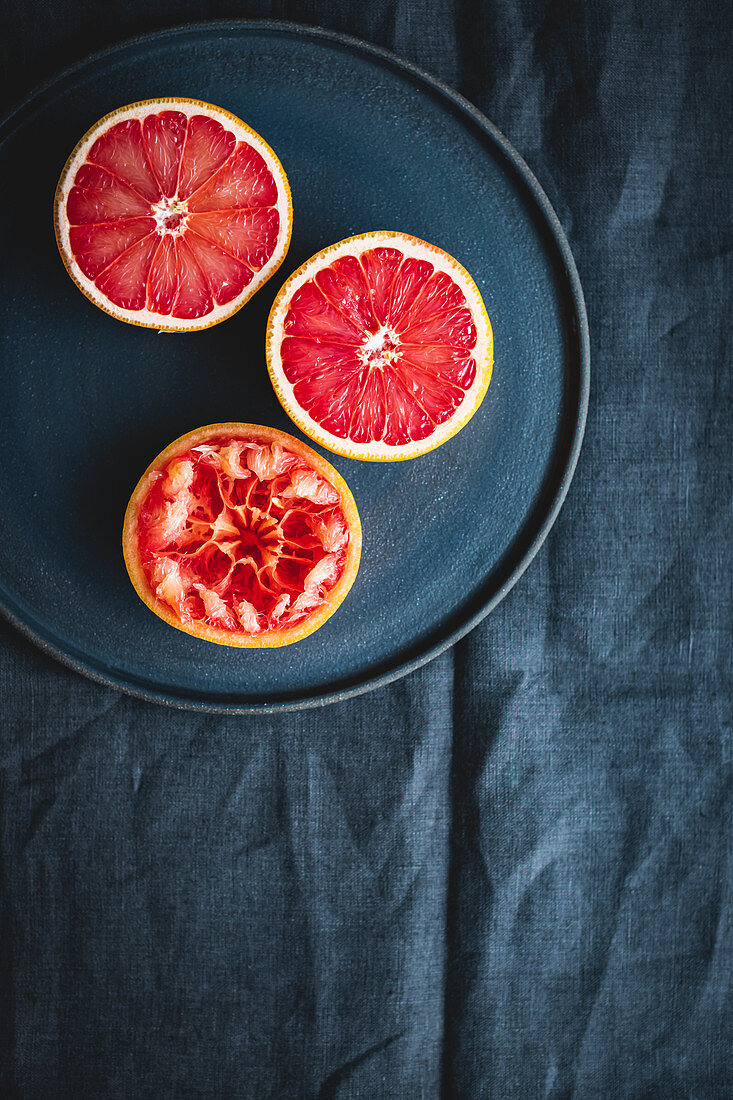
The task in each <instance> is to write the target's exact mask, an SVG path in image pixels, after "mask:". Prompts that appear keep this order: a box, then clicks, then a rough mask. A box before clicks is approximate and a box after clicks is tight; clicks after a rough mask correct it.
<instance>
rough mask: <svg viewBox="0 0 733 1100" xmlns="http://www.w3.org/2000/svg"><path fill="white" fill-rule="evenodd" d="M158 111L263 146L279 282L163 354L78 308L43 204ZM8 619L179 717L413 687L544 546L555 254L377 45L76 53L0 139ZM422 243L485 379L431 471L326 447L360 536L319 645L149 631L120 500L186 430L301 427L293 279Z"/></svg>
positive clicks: (549, 500)
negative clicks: (486, 338)
mask: <svg viewBox="0 0 733 1100" xmlns="http://www.w3.org/2000/svg"><path fill="white" fill-rule="evenodd" d="M166 95H183V96H192V97H195V98H199V99H203V100H206V101H209V102H211V103H216V104H219V105H221V106H223V107H226V108H227V109H228V110H231V111H233V112H234V114H236V115H238V116H239V117H241V118H243V119H244V120H245V121H246V122H248V123H249V124H250V125H251V126H253V127H254V128H255V129H256V130H257V131H258V132H259V133H260V134H262V136H263V137H264V138H265V140H266V141H268V142H269V143H270V145H272V147H273V148H274V149H275V150H276V152H277V154H278V156H279V157H280V159H281V160H282V162H283V165H284V167H285V170H286V172H287V173H288V176H289V179H290V183H291V185H292V189H293V205H294V229H293V239H292V244H291V247H290V251H289V253H288V255H287V257H286V259H285V262H284V264H283V266H282V268H281V269H280V271H279V272H278V273H277V274H276V275H275V277H274V278H273V279H272V280H271V281H270V282H269V283H268V284H267V285H266V286H265V288H264V289H263V290H261V291H260V292H259V293H258V294H257V295H256V296H255V297H254V298H253V299H252V301H251V302H250V303H249V304H248V305H247V306H245V308H244V309H243V310H242V311H241V312H240V313H238V314H236V316H234V317H233V318H232V319H231V320H229V321H226V322H224V323H223V324H221V325H219V326H217V327H215V328H213V329H210V330H207V331H205V332H201V333H193V334H186V335H159V334H157V333H155V332H153V331H151V330H147V329H141V328H136V327H133V326H130V325H126V324H124V323H122V322H119V321H116V320H114V319H113V318H112V317H109V316H108V315H107V314H105V313H102V312H101V311H100V310H98V309H96V308H95V307H94V306H93V305H91V303H89V302H88V301H87V300H86V299H85V298H84V297H83V296H82V295H81V294H80V293H79V291H78V290H77V289H76V287H75V286H74V285H73V283H72V282H71V280H70V279H69V277H68V275H67V274H66V272H65V270H64V267H63V265H62V263H61V260H60V258H59V256H58V254H57V251H56V245H55V241H54V233H53V225H52V218H51V204H52V199H53V193H54V188H55V186H56V182H57V179H58V176H59V173H60V171H61V168H62V167H63V165H64V162H65V160H66V157H67V156H68V154H69V152H70V150H71V149H72V148H73V146H74V144H75V143H76V141H77V140H78V138H79V137H80V135H81V134H83V133H84V132H85V131H86V130H87V128H88V127H89V126H90V125H92V123H94V122H95V121H96V119H98V118H99V117H101V116H102V115H103V114H105V113H107V112H108V111H111V110H113V109H114V108H116V107H118V106H121V105H122V104H124V103H129V102H132V101H134V100H139V99H148V98H154V97H157V96H166ZM0 163H1V165H2V176H3V179H4V181H5V183H4V190H5V194H6V195H8V194H11V195H22V196H23V203H22V210H23V211H24V212H25V216H22V217H21V216H19V210H18V207H17V205H16V204H15V203H9V202H7V201H6V202H5V203H4V204H3V205H2V210H1V211H0V240H1V242H2V244H1V248H2V255H3V265H2V266H3V270H2V276H1V278H2V295H1V296H0V302H1V303H2V305H1V306H0V310H1V312H2V328H1V332H0V338H1V341H2V344H1V348H2V352H1V353H2V378H1V380H0V469H2V479H3V491H2V494H0V531H2V538H1V539H0V604H2V607H3V609H4V611H5V613H6V615H7V616H8V617H9V618H10V619H11V620H12V621H13V622H14V623H15V624H16V625H17V626H18V627H19V629H21V630H22V631H23V632H24V633H25V634H27V635H28V636H30V637H31V638H33V639H34V640H35V641H36V642H38V643H39V644H40V645H41V646H43V647H44V648H45V649H46V650H48V651H50V652H52V653H53V654H55V655H56V656H57V657H59V658H60V659H61V660H63V661H65V662H66V663H67V664H69V665H71V666H72V667H73V668H76V669H77V670H79V671H81V672H85V673H87V674H88V675H91V676H92V677H95V678H97V679H100V680H103V681H105V682H106V683H110V684H114V685H116V686H117V687H120V688H122V689H124V690H128V691H131V692H134V693H137V694H140V695H144V696H147V697H148V698H152V699H157V700H159V701H161V702H167V703H170V704H174V705H184V706H193V707H201V708H205V709H222V710H234V711H241V712H246V711H257V710H260V711H264V710H268V709H276V708H281V707H293V706H307V705H314V704H317V703H319V702H324V701H328V700H330V699H335V698H341V697H344V696H345V695H349V694H355V693H357V692H360V691H364V690H367V689H368V688H370V687H373V686H376V685H378V684H380V683H384V682H386V681H388V680H390V679H394V678H395V677H397V676H400V675H402V674H404V673H405V672H408V671H409V670H410V669H412V668H414V667H416V666H417V665H419V664H421V663H422V662H424V661H426V660H428V659H429V658H430V657H431V656H434V655H435V654H436V653H438V652H440V650H442V649H443V648H445V647H446V646H448V645H450V644H451V643H452V642H454V641H456V640H457V639H458V638H460V637H461V636H462V635H463V634H465V633H466V632H467V631H468V630H470V629H471V627H473V626H474V625H475V624H476V623H477V622H478V621H479V620H480V619H481V618H482V617H483V616H484V615H485V614H487V613H488V612H489V611H490V610H491V608H492V607H493V606H495V604H496V603H497V602H498V601H499V600H500V599H501V598H502V596H503V595H504V594H505V593H506V592H507V591H508V590H509V588H510V587H511V586H512V584H513V583H514V582H515V580H516V579H517V577H518V576H519V575H520V574H521V572H522V571H523V570H524V568H525V567H526V566H527V564H528V563H529V561H531V559H532V557H533V556H534V554H535V553H536V551H537V548H538V546H539V545H540V544H541V542H542V540H543V539H544V537H545V535H546V533H547V531H548V530H549V527H550V526H551V524H552V522H553V520H554V518H555V516H556V514H557V510H558V509H559V507H560V504H561V503H562V500H563V498H564V496H565V493H566V491H567V487H568V484H569V481H570V478H571V476H572V472H573V468H574V466H575V462H576V459H577V455H578V450H579V447H580V441H581V438H582V431H583V424H584V419H585V410H586V405H587V396H588V380H589V356H588V333H587V323H586V319H585V312H584V307H583V300H582V293H581V289H580V284H579V282H578V278H577V274H576V271H575V266H574V264H573V260H572V257H571V255H570V251H569V249H568V246H567V243H566V241H565V239H564V237H563V235H562V231H561V229H560V226H559V224H558V222H557V218H556V217H555V215H554V213H553V212H552V210H551V208H550V206H549V203H548V202H547V199H546V198H545V196H544V195H543V194H542V192H541V190H540V189H539V187H538V185H537V183H536V181H535V180H534V178H533V177H532V176H531V174H530V173H529V171H528V170H527V168H526V166H525V165H524V164H523V162H522V161H521V160H520V158H519V157H518V156H517V154H516V153H515V152H514V150H513V149H512V148H511V146H510V145H509V144H508V143H507V141H506V140H505V139H504V138H503V137H502V136H501V135H500V134H499V133H498V132H497V131H496V130H495V128H494V127H493V126H492V125H491V124H490V123H489V122H488V121H487V120H486V119H485V118H484V117H483V116H482V115H480V114H479V113H478V112H477V111H476V110H475V109H474V108H472V107H471V106H470V105H469V104H468V103H466V102H465V100H463V99H461V98H460V97H459V96H457V95H456V94H455V93H454V92H452V91H450V90H449V89H448V88H446V87H444V86H443V85H441V84H440V83H438V82H436V81H435V80H433V79H432V78H431V77H429V76H427V75H426V74H424V73H421V72H420V71H418V70H416V69H415V68H413V67H412V66H410V65H407V64H405V63H403V62H401V61H399V60H398V59H397V58H395V57H393V56H391V55H389V54H386V53H383V52H381V51H379V50H376V49H374V48H373V47H370V46H367V45H364V44H362V43H359V42H357V41H355V40H353V39H348V38H345V37H341V36H338V35H334V34H330V33H325V32H320V31H316V30H313V29H310V28H306V27H298V26H292V25H287V24H277V23H218V24H208V25H199V26H190V27H183V28H177V29H175V30H172V31H167V32H164V33H161V34H155V35H151V36H148V37H145V38H141V39H137V40H135V41H134V42H129V43H126V44H124V45H122V46H119V47H117V48H115V49H113V50H110V51H107V52H106V53H104V54H101V55H98V56H96V57H93V58H91V59H89V60H88V61H86V62H84V63H83V64H81V65H78V66H76V67H75V68H74V69H73V70H71V71H69V72H67V73H65V74H63V75H62V76H60V77H59V78H57V79H56V80H54V81H52V82H51V83H50V84H48V85H46V86H45V87H44V88H42V89H40V90H39V91H38V92H36V93H34V94H33V95H32V96H31V97H30V98H29V99H28V100H27V101H26V102H25V103H24V104H23V105H22V106H21V107H20V108H19V109H18V110H17V111H16V112H15V114H14V115H13V116H12V117H11V118H10V119H8V120H7V121H6V122H5V123H4V124H3V125H2V127H1V128H0ZM378 228H379V229H399V230H404V231H405V232H407V233H412V234H414V235H416V236H418V237H422V238H424V239H425V240H428V241H432V242H434V243H435V244H437V245H439V246H440V247H442V248H444V249H446V250H447V251H448V252H450V253H452V254H453V255H454V256H456V257H457V259H459V260H460V262H461V263H462V264H463V265H464V266H465V267H466V268H467V269H468V270H469V271H470V272H471V274H472V275H473V277H474V279H475V280H476V282H477V284H478V286H479V289H480V290H481V292H482V294H483V297H484V300H485V302H486V306H487V309H488V312H489V316H490V317H491V320H492V324H493V328H494V338H495V367H494V377H493V380H492V383H491V386H490V388H489V392H488V394H487V397H486V398H485V400H484V402H483V405H482V406H481V408H480V410H479V411H478V412H477V414H476V415H475V416H474V417H473V419H472V420H471V421H470V423H469V424H468V426H467V427H466V428H464V429H463V431H461V432H459V433H458V435H457V436H455V438H454V439H452V440H450V441H449V442H448V443H446V444H445V445H444V446H442V447H440V448H438V449H437V450H436V451H433V452H432V453H431V454H428V455H426V456H424V457H422V458H418V459H414V460H413V461H410V462H402V463H394V464H372V463H360V462H355V461H352V460H349V459H345V458H339V457H338V456H332V455H330V454H329V455H328V457H329V459H330V461H332V462H333V464H334V465H335V466H336V467H337V468H338V469H339V471H340V472H341V473H342V474H343V476H344V477H345V478H346V480H347V482H348V484H349V486H350V487H351V489H352V491H353V493H354V495H355V497H356V500H357V503H358V506H359V510H360V513H361V517H362V521H363V525H364V552H363V558H362V567H361V570H360V573H359V576H358V578H357V581H356V583H355V585H354V588H353V589H352V592H351V594H350V596H349V598H348V599H347V600H346V602H345V603H344V604H343V606H342V607H341V608H340V610H339V611H338V612H337V614H336V615H334V617H333V618H332V619H331V620H330V621H329V622H328V623H327V624H326V625H325V626H324V627H323V628H322V629H321V630H319V631H318V632H317V633H315V634H313V635H312V636H311V637H309V638H307V639H305V640H304V641H302V642H300V643H297V644H296V645H293V646H290V647H287V648H285V649H279V650H270V651H268V650H253V651H249V650H244V651H238V650H230V649H224V648H223V647H220V646H213V645H211V644H209V643H206V642H203V641H199V640H197V639H194V638H191V637H189V636H187V635H185V634H182V633H180V632H179V631H175V630H173V629H171V628H170V627H168V626H166V624H165V623H163V622H162V621H161V620H160V619H158V618H156V616H154V615H152V614H151V613H150V612H149V611H148V610H147V608H146V607H145V606H144V605H143V604H142V603H141V602H140V600H139V599H138V597H137V596H136V595H135V593H134V591H133V589H132V586H131V585H130V583H129V581H128V579H127V574H126V572H125V568H124V565H123V561H122V553H121V547H120V533H121V527H122V518H123V514H124V510H125V505H126V503H127V499H128V497H129V494H130V492H131V491H132V489H133V487H134V485H135V483H136V482H137V479H138V477H139V476H140V474H141V472H142V471H143V470H144V469H145V467H146V466H147V464H148V462H150V460H151V459H152V458H153V457H154V456H155V455H156V454H157V453H158V452H159V451H160V450H161V449H162V448H163V447H165V446H166V445H167V444H168V443H169V442H171V441H172V440H173V439H175V438H176V437H177V436H179V435H181V434H182V433H183V432H186V431H189V430H190V429H192V428H195V427H198V426H199V425H202V424H206V423H213V422H216V421H226V420H245V421H250V422H255V423H262V424H272V425H274V426H276V427H280V428H283V429H285V430H286V431H294V430H295V429H294V428H293V426H292V425H291V424H290V422H289V421H288V419H287V418H286V416H285V415H284V413H283V412H282V410H281V409H280V406H279V405H278V403H277V400H276V398H275V396H274V393H273V391H272V388H271V386H270V383H269V380H268V376H267V371H266V368H265V362H264V335H265V322H266V318H267V314H268V310H269V307H270V305H271V303H272V300H273V298H274V295H275V293H276V292H277V290H278V288H279V287H280V285H281V284H282V282H283V281H284V280H285V278H287V276H288V275H289V274H290V273H291V272H292V271H293V270H294V269H295V268H296V267H297V266H298V265H299V264H301V263H302V262H303V261H304V260H305V259H306V258H307V257H308V256H310V255H311V254H312V253H314V252H316V251H317V250H318V249H320V248H322V247H324V246H325V245H327V244H330V243H332V242H334V241H337V240H340V239H342V238H343V237H347V236H350V235H352V234H356V233H362V232H365V231H368V230H371V229H378Z"/></svg>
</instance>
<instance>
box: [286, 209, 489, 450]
mask: <svg viewBox="0 0 733 1100" xmlns="http://www.w3.org/2000/svg"><path fill="white" fill-rule="evenodd" d="M267 365H268V370H269V372H270V377H271V379H272V383H273V385H274V387H275V391H276V393H277V395H278V398H279V399H280V402H281V404H282V406H283V408H284V409H285V411H286V412H287V413H288V415H289V416H290V417H291V418H292V419H293V420H294V421H295V423H296V424H297V425H298V427H299V428H300V429H301V430H302V431H304V432H305V433H306V434H307V435H310V436H311V437H312V438H313V439H315V440H317V441H318V442H319V443H321V444H322V445H323V446H324V447H329V448H330V449H331V450H333V451H336V452H337V453H339V454H344V455H348V456H349V457H351V458H362V459H368V460H375V461H384V460H393V459H403V458H414V457H415V456H417V455H420V454H424V453H425V452H426V451H429V450H432V449H433V448H434V447H437V446H439V445H440V444H441V443H444V442H445V441H446V440H448V439H449V438H450V437H451V436H452V435H454V434H455V432H457V431H458V430H459V429H460V428H462V427H463V425H464V424H466V423H467V421H468V420H469V419H470V418H471V416H472V415H473V414H474V412H475V411H476V409H477V408H478V407H479V405H480V404H481V401H482V400H483V397H484V394H485V393H486V389H487V387H488V385H489V381H490V379H491V371H492V366H493V336H492V331H491V323H490V321H489V318H488V316H487V313H486V308H485V306H484V303H483V301H482V298H481V295H480V293H479V291H478V288H477V287H476V284H475V283H474V282H473V280H472V279H471V277H470V275H469V274H468V272H467V271H466V270H465V269H464V268H463V267H461V265H460V264H459V263H458V262H457V260H455V259H453V257H452V256H449V255H448V254H447V253H446V252H443V251H442V249H440V248H437V247H436V246H435V245H431V244H428V243H426V242H425V241H420V240H418V239H417V238H415V237H409V236H407V235H406V234H404V233H392V232H386V231H384V232H377V233H365V234H363V235H362V236H360V237H350V238H348V239H347V240H345V241H341V242H340V243H339V244H336V245H332V246H331V247H330V248H326V249H324V250H323V251H322V252H319V253H317V255H315V256H313V257H312V258H311V259H310V260H308V261H307V263H305V264H303V266H302V267H301V268H299V269H298V271H296V272H295V274H294V275H292V276H291V277H290V278H289V279H288V280H287V282H286V283H285V284H284V286H283V287H282V288H281V290H280V292H279V293H278V295H277V297H276V299H275V302H274V304H273V307H272V310H271V312H270V317H269V321H268V327H267Z"/></svg>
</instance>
